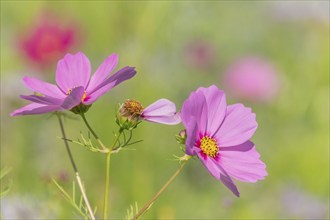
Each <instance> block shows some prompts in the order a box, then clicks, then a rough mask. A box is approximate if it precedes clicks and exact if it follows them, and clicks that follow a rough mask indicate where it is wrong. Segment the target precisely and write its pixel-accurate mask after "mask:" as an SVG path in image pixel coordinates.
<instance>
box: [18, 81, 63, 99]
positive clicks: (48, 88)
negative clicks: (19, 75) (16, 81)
mask: <svg viewBox="0 0 330 220" xmlns="http://www.w3.org/2000/svg"><path fill="white" fill-rule="evenodd" d="M23 82H24V84H25V85H26V86H27V87H28V88H29V89H31V90H32V91H34V92H38V93H40V94H43V95H46V96H51V97H55V98H64V97H65V94H64V93H63V92H62V91H61V90H60V89H59V88H58V87H57V86H56V85H53V84H50V83H47V82H43V81H41V80H39V79H37V78H33V77H28V76H25V77H24V78H23Z"/></svg>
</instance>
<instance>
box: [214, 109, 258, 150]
mask: <svg viewBox="0 0 330 220" xmlns="http://www.w3.org/2000/svg"><path fill="white" fill-rule="evenodd" d="M257 127H258V124H257V122H256V116H255V114H254V113H252V112H251V109H250V108H246V107H244V105H242V104H234V105H229V106H228V107H227V112H226V116H225V119H224V121H223V123H222V125H221V127H220V129H219V130H218V131H217V133H216V134H215V136H216V137H217V140H218V144H219V146H220V147H226V146H235V145H239V144H242V143H244V142H246V141H248V140H249V139H250V138H251V137H252V135H253V134H254V132H255V131H256V129H257Z"/></svg>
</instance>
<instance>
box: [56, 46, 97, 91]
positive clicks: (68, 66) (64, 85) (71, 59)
mask: <svg viewBox="0 0 330 220" xmlns="http://www.w3.org/2000/svg"><path fill="white" fill-rule="evenodd" d="M90 74H91V64H90V62H89V60H88V58H87V57H86V56H85V54H83V53H82V52H78V53H76V54H67V55H65V57H64V58H63V59H61V60H60V61H59V62H58V63H57V69H56V83H57V85H58V86H59V87H60V88H61V90H62V91H63V92H64V93H67V92H68V91H69V89H73V88H74V87H78V86H83V87H84V88H86V86H87V84H88V82H89V78H90Z"/></svg>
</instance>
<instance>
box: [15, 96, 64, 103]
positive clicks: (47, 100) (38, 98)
mask: <svg viewBox="0 0 330 220" xmlns="http://www.w3.org/2000/svg"><path fill="white" fill-rule="evenodd" d="M20 97H21V98H22V99H25V100H29V101H31V102H35V103H39V104H43V105H61V104H62V102H63V99H57V98H53V97H49V96H36V95H29V96H26V95H21V96H20Z"/></svg>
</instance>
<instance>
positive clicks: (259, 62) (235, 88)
mask: <svg viewBox="0 0 330 220" xmlns="http://www.w3.org/2000/svg"><path fill="white" fill-rule="evenodd" d="M224 84H225V87H227V88H228V90H229V91H230V93H231V94H232V95H233V96H235V97H236V98H241V99H246V100H249V101H255V102H264V101H270V100H272V99H273V98H274V97H275V96H276V95H277V93H278V90H279V86H280V85H279V78H278V73H277V71H276V69H275V68H274V67H273V66H272V65H271V64H270V63H268V62H267V61H265V60H263V59H262V58H258V57H247V58H243V59H240V60H238V61H236V62H235V63H234V64H232V65H231V66H230V67H229V68H228V70H227V71H226V72H225V74H224Z"/></svg>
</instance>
